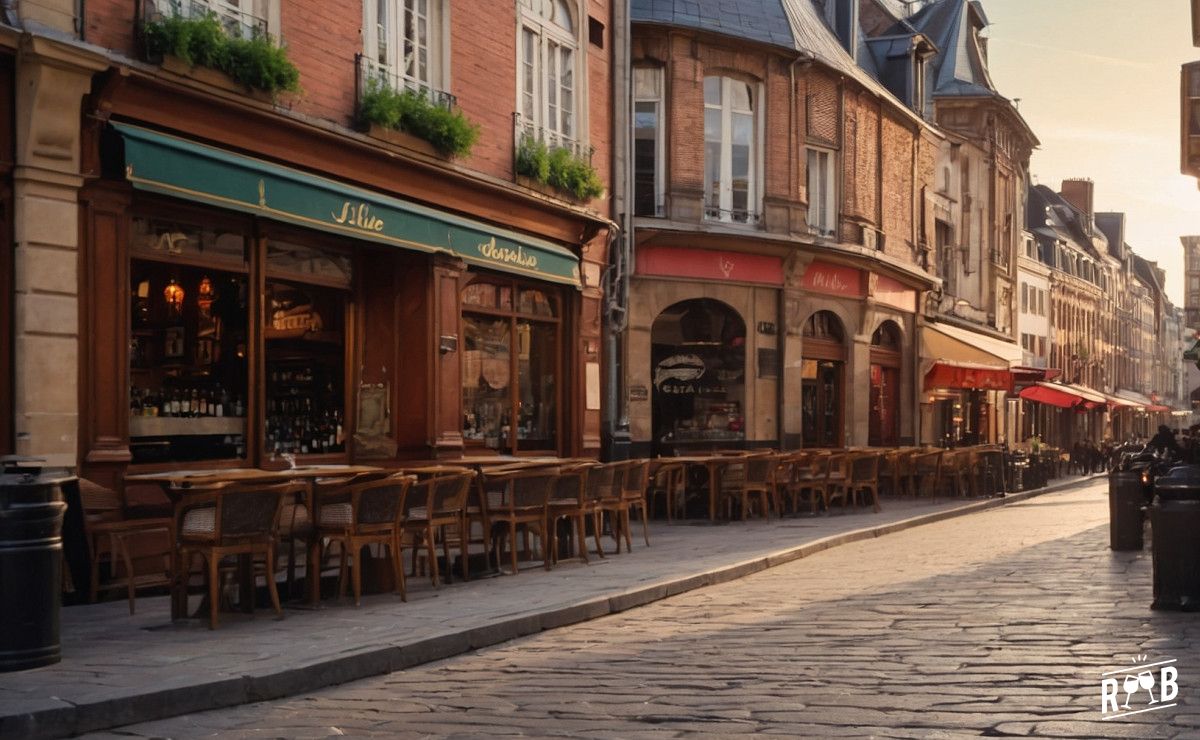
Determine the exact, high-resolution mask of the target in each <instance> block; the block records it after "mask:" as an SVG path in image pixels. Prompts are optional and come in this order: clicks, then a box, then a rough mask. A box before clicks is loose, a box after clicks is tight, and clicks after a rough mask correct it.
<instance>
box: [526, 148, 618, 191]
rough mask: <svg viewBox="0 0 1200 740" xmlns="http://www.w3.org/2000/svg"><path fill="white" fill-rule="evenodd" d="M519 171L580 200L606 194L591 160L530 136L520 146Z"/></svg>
mask: <svg viewBox="0 0 1200 740" xmlns="http://www.w3.org/2000/svg"><path fill="white" fill-rule="evenodd" d="M516 171H517V174H518V175H522V176H524V177H528V178H529V179H531V180H534V181H536V182H538V183H540V184H542V185H548V186H549V187H552V188H554V189H555V190H558V191H561V192H563V193H566V194H568V195H570V196H571V197H572V198H574V199H575V200H578V201H589V200H591V199H593V198H599V197H600V196H601V195H604V183H603V182H602V181H601V180H600V175H599V173H597V172H596V169H595V168H594V167H592V165H591V163H590V162H588V161H587V159H585V158H583V157H580V156H578V155H576V154H575V153H573V152H572V151H571V150H570V149H567V148H565V147H553V148H551V147H547V146H546V144H545V143H543V142H541V141H537V140H535V139H533V138H531V137H528V136H526V137H523V138H522V139H521V142H520V144H519V145H518V146H517V162H516Z"/></svg>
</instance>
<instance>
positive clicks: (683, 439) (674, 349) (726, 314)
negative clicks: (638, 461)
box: [650, 298, 746, 454]
mask: <svg viewBox="0 0 1200 740" xmlns="http://www.w3.org/2000/svg"><path fill="white" fill-rule="evenodd" d="M650 342H651V349H650V361H651V368H650V370H651V376H652V382H653V386H654V391H653V393H654V397H653V418H652V428H653V433H654V447H655V451H656V452H657V453H659V454H671V453H678V452H687V451H688V450H695V449H700V450H703V449H706V448H714V447H729V446H735V447H740V446H742V445H743V444H745V440H746V434H745V417H744V413H745V402H746V391H745V389H746V322H745V321H743V320H742V317H741V316H740V315H739V314H738V312H737V311H735V310H734V309H732V308H731V307H729V306H728V305H726V304H724V303H721V302H720V301H715V300H712V299H711V298H696V299H693V300H687V301H680V302H679V303H676V304H674V305H671V306H669V307H668V308H667V309H666V310H664V311H663V312H662V313H661V314H659V315H658V318H656V319H655V320H654V324H653V326H652V327H651V328H650Z"/></svg>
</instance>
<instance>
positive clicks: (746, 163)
mask: <svg viewBox="0 0 1200 740" xmlns="http://www.w3.org/2000/svg"><path fill="white" fill-rule="evenodd" d="M754 111H755V100H754V91H753V90H752V89H751V86H750V84H749V83H747V82H744V81H742V80H735V79H733V78H730V77H705V78H704V215H705V217H706V218H709V219H713V220H717V221H729V222H734V223H754V222H755V221H757V220H758V213H757V211H758V187H757V179H758V157H759V154H758V147H757V143H756V138H757V127H758V123H757V121H756V120H755V115H754Z"/></svg>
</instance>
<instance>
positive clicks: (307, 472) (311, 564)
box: [125, 464, 383, 619]
mask: <svg viewBox="0 0 1200 740" xmlns="http://www.w3.org/2000/svg"><path fill="white" fill-rule="evenodd" d="M382 471H383V468H378V467H374V466H371V465H341V464H328V465H297V466H296V467H294V468H284V469H282V470H263V469H261V468H221V469H217V468H210V469H200V470H166V471H163V472H159V473H135V474H133V475H127V476H125V481H126V482H127V483H129V482H133V483H157V484H158V485H160V486H162V489H163V491H164V492H165V493H166V495H167V497H168V498H170V499H171V503H172V504H173V505H174V506H175V509H176V511H177V512H178V509H179V506H180V504H182V503H183V501H184V499H185V497H186V496H187V492H188V490H190V489H199V488H211V487H214V486H221V485H225V484H228V483H266V482H278V481H288V480H303V481H305V482H306V483H307V484H308V494H307V496H306V498H307V499H308V501H307V502H306V503H307V504H308V511H309V517H310V518H311V520H312V522H313V527H312V531H311V532H310V533H309V537H308V543H307V544H308V546H307V547H306V548H305V551H306V552H307V554H308V564H307V566H306V570H305V582H306V583H307V588H306V590H307V594H306V601H307V603H309V604H313V605H315V604H317V603H319V602H320V600H321V542H320V538H319V537H318V536H317V528H316V521H317V516H318V513H317V501H316V495H315V491H316V486H315V483H316V481H317V480H318V479H320V478H343V477H347V476H355V475H360V474H363V473H378V472H382ZM176 518H178V517H176ZM176 524H177V525H178V524H179V522H178V521H177V522H176ZM172 569H173V570H174V573H172V575H171V580H172V583H173V584H174V585H173V586H172V587H171V618H172V619H181V618H185V617H187V614H186V613H184V612H185V611H186V607H185V604H186V603H187V574H186V573H184V572H183V569H184V564H183V563H181V562H179V558H178V553H177V552H176V553H172ZM267 577H268V578H274V577H275V574H274V573H271V574H268V576H267ZM245 580H246V579H243V581H245ZM243 585H244V584H243Z"/></svg>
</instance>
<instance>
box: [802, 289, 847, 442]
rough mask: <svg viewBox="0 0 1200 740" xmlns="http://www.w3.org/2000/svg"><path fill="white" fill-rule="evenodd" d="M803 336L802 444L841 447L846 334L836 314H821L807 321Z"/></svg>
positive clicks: (823, 312) (820, 312)
mask: <svg viewBox="0 0 1200 740" xmlns="http://www.w3.org/2000/svg"><path fill="white" fill-rule="evenodd" d="M802 337H803V338H802V342H803V344H802V347H801V353H800V354H801V359H802V360H803V362H802V367H801V372H800V377H801V387H800V418H801V424H802V427H801V444H802V445H803V446H804V447H841V446H842V414H843V406H844V403H843V401H844V395H845V394H844V381H845V369H846V332H845V330H844V329H843V328H842V322H841V320H840V319H839V318H838V317H837V315H836V314H834V313H833V312H832V311H817V312H816V313H814V314H813V315H812V316H809V317H808V320H807V321H805V322H804V331H803V332H802Z"/></svg>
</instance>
